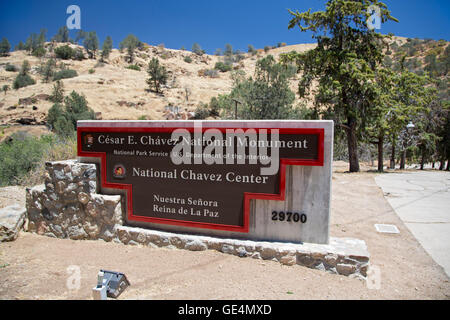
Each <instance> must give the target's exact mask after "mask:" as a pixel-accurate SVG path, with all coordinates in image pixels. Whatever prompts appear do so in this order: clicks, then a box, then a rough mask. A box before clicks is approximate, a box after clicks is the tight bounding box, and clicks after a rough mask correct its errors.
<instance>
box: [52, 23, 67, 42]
mask: <svg viewBox="0 0 450 320" xmlns="http://www.w3.org/2000/svg"><path fill="white" fill-rule="evenodd" d="M70 40H71V39H70V36H69V29H68V28H67V26H63V27H61V28H59V29H58V33H57V34H56V35H54V36H53V38H52V41H56V42H71V41H70Z"/></svg>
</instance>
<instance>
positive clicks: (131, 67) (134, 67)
mask: <svg viewBox="0 0 450 320" xmlns="http://www.w3.org/2000/svg"><path fill="white" fill-rule="evenodd" d="M127 69H131V70H136V71H141V67H139V66H138V65H137V64H130V65H129V66H128V67H127Z"/></svg>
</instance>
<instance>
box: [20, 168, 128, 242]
mask: <svg viewBox="0 0 450 320" xmlns="http://www.w3.org/2000/svg"><path fill="white" fill-rule="evenodd" d="M96 191H97V169H96V165H95V164H85V163H79V162H77V161H76V160H69V161H60V162H47V163H46V175H45V184H44V185H40V186H36V187H34V188H32V189H27V195H26V197H27V199H26V206H27V212H28V220H29V222H28V231H31V232H36V233H38V234H41V235H46V236H49V237H56V238H70V239H76V240H79V239H103V240H105V241H111V240H113V239H114V238H115V237H116V230H115V226H116V224H118V225H121V224H123V220H122V206H121V196H111V195H101V194H97V193H96Z"/></svg>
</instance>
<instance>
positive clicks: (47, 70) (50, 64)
mask: <svg viewBox="0 0 450 320" xmlns="http://www.w3.org/2000/svg"><path fill="white" fill-rule="evenodd" d="M55 68H56V61H55V59H48V60H47V62H46V63H45V64H44V65H42V66H41V67H40V68H39V73H40V74H41V75H42V78H43V79H42V80H43V82H49V81H50V80H51V79H52V78H53V75H54V74H55Z"/></svg>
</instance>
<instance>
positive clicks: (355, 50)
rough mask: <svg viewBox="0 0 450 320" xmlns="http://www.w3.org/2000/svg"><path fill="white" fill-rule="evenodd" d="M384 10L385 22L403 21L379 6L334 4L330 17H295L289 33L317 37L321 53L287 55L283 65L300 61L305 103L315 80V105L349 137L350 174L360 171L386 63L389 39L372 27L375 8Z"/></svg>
mask: <svg viewBox="0 0 450 320" xmlns="http://www.w3.org/2000/svg"><path fill="white" fill-rule="evenodd" d="M371 5H376V6H378V7H379V8H380V16H381V22H382V23H384V22H386V21H388V20H393V21H397V20H396V19H395V18H393V17H392V16H391V14H390V11H389V10H388V9H387V6H386V5H385V4H383V3H381V2H379V1H378V0H364V1H349V0H329V1H327V3H326V8H325V11H317V12H311V10H308V11H306V12H302V13H300V12H298V11H296V12H293V11H291V10H290V11H289V13H290V14H291V15H292V19H291V21H290V22H289V26H288V27H289V29H292V28H294V27H296V26H298V27H299V28H300V30H301V31H302V32H304V31H311V32H312V33H313V38H315V39H317V47H316V48H315V49H313V50H310V51H307V52H305V53H290V54H287V55H284V57H283V61H285V62H286V61H295V62H296V63H297V65H298V68H299V70H301V71H303V76H302V79H301V81H300V83H299V94H300V96H301V97H306V96H307V95H309V93H310V90H311V88H312V87H313V86H312V84H313V80H316V81H317V82H318V87H317V90H316V92H315V93H316V99H315V103H316V106H317V108H319V106H322V107H325V108H326V109H327V110H326V113H328V114H332V115H333V117H334V120H335V121H336V123H337V125H338V126H340V127H341V128H343V129H344V130H345V131H346V136H347V145H348V154H349V163H350V172H357V171H359V159H358V152H357V151H358V140H359V138H358V135H359V134H360V132H361V131H363V129H364V119H365V115H366V114H367V112H368V109H369V108H370V107H371V103H372V99H373V98H374V96H375V95H374V92H372V90H374V88H372V87H371V86H367V83H368V81H373V79H374V77H375V74H374V72H375V70H376V68H377V66H378V65H379V64H381V62H382V59H383V49H384V46H385V44H384V41H383V40H384V38H385V36H383V35H381V34H379V33H377V32H375V31H374V30H370V29H369V28H368V26H367V24H366V21H367V19H368V18H369V16H370V14H369V12H368V9H369V6H371Z"/></svg>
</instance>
